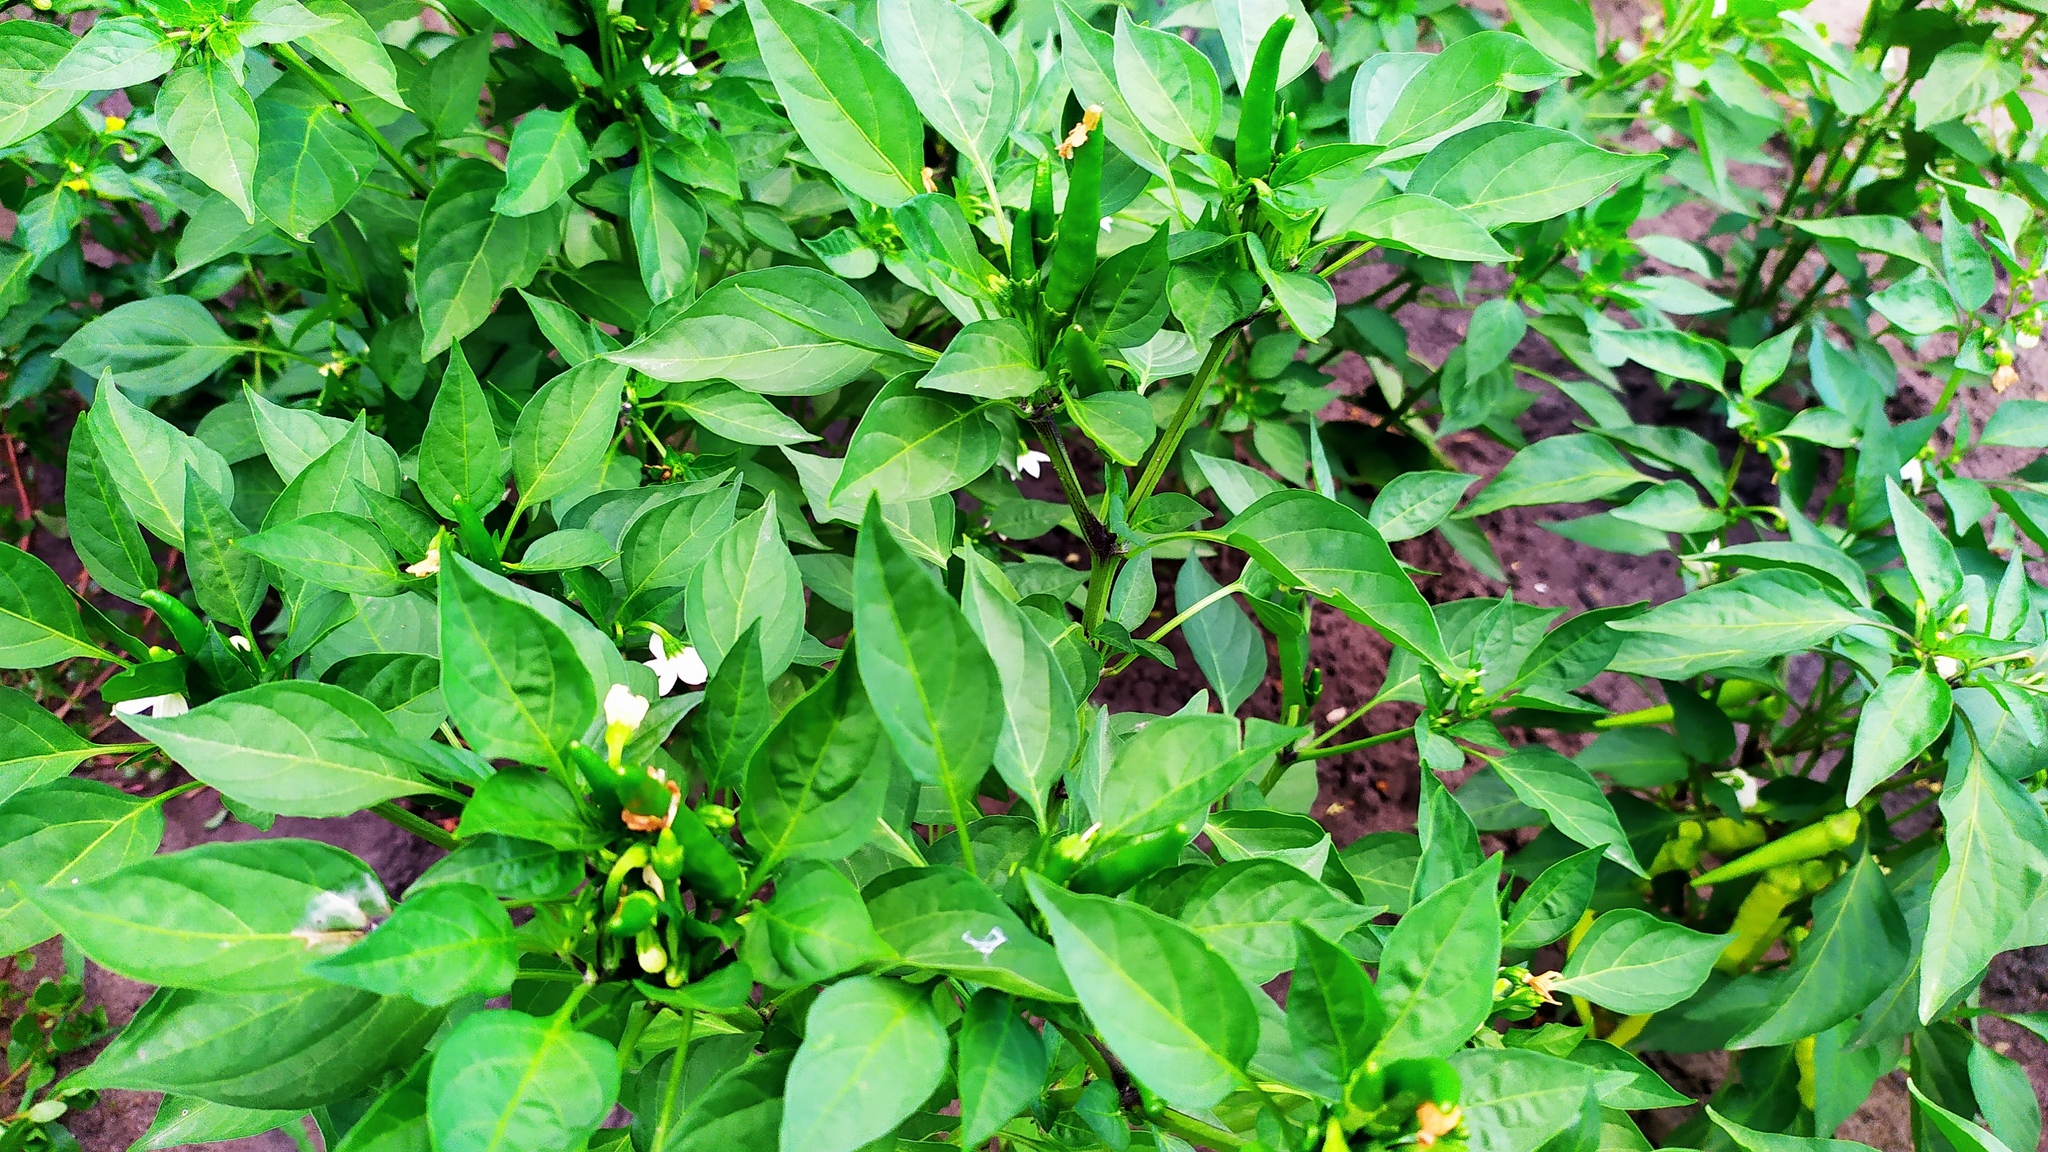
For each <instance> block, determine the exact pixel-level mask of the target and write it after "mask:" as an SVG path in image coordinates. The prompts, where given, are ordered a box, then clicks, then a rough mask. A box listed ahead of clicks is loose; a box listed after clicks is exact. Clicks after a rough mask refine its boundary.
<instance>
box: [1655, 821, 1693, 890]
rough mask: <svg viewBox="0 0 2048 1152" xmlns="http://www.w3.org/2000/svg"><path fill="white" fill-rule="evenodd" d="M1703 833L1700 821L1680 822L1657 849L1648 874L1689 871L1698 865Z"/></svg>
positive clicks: (1657, 874) (1656, 874)
mask: <svg viewBox="0 0 2048 1152" xmlns="http://www.w3.org/2000/svg"><path fill="white" fill-rule="evenodd" d="M1703 834H1704V829H1702V828H1701V826H1700V822H1699V821H1697V820H1686V821H1683V822H1681V823H1680V824H1679V825H1678V827H1677V828H1676V829H1674V830H1673V831H1672V833H1671V839H1669V840H1666V841H1665V842H1664V844H1663V846H1662V847H1660V848H1658V849H1657V859H1656V860H1654V861H1652V862H1651V864H1650V875H1652V876H1659V875H1662V874H1664V873H1666V872H1690V871H1692V870H1693V869H1694V868H1696V867H1698V866H1699V862H1700V837H1701V836H1702V835H1703Z"/></svg>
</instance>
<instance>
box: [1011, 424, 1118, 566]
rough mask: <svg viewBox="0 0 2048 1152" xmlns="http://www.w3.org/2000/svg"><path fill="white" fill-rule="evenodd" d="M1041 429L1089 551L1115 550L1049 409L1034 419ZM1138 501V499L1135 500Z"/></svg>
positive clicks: (1101, 553)
mask: <svg viewBox="0 0 2048 1152" xmlns="http://www.w3.org/2000/svg"><path fill="white" fill-rule="evenodd" d="M1031 423H1032V425H1033V426H1034V427H1036V428H1037V429H1038V439H1039V441H1040V442H1041V443H1043V444H1044V445H1045V446H1046V447H1047V448H1048V449H1050V453H1049V454H1050V455H1051V456H1052V470H1053V472H1054V474H1055V475H1057V476H1058V477H1059V478H1060V490H1061V491H1062V492H1064V493H1066V496H1067V506H1068V507H1069V508H1072V509H1073V510H1074V522H1075V523H1076V524H1079V525H1080V527H1081V539H1082V540H1083V541H1084V542H1086V543H1087V545H1088V551H1090V552H1092V553H1094V554H1095V556H1096V557H1097V558H1098V559H1099V558H1101V557H1103V556H1106V555H1109V554H1110V553H1112V552H1114V551H1115V550H1116V539H1115V537H1113V536H1111V535H1110V532H1109V529H1108V528H1107V527H1104V526H1103V523H1102V518H1101V517H1099V516H1097V515H1096V514H1095V509H1094V508H1093V507H1091V506H1090V505H1089V503H1088V494H1087V493H1086V492H1084V491H1082V489H1081V477H1080V475H1079V474H1078V473H1076V472H1075V471H1074V458H1073V457H1072V456H1069V455H1068V454H1067V442H1066V440H1065V439H1064V438H1062V437H1061V436H1060V426H1059V424H1058V423H1057V422H1056V421H1055V420H1054V418H1053V415H1052V414H1051V413H1050V412H1048V413H1045V414H1044V415H1041V416H1038V417H1036V418H1034V419H1033V420H1032V422H1031ZM1133 503H1136V501H1133Z"/></svg>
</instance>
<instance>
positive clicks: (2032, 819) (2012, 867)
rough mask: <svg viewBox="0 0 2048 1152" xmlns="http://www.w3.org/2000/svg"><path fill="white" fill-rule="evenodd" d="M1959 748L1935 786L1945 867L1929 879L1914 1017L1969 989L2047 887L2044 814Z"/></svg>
mask: <svg viewBox="0 0 2048 1152" xmlns="http://www.w3.org/2000/svg"><path fill="white" fill-rule="evenodd" d="M1961 752H1962V750H1961V749H1958V751H1957V753H1955V754H1952V755H1951V757H1950V760H1949V773H1948V779H1947V780H1945V781H1944V782H1943V786H1942V791H1941V801H1940V804H1941V818H1942V821H1943V823H1944V825H1945V826H1946V843H1947V848H1948V867H1947V868H1946V869H1945V870H1944V871H1943V872H1942V873H1941V877H1940V879H1938V880H1936V881H1935V882H1934V895H1933V897H1932V899H1931V901H1930V903H1929V905H1928V914H1927V935H1926V938H1925V940H1924V941H1923V943H1922V945H1921V952H1920V1019H1921V1021H1922V1022H1923V1023H1926V1022H1931V1021H1933V1020H1934V1019H1935V1018H1936V1017H1937V1016H1939V1015H1940V1014H1941V1013H1942V1012H1943V1011H1944V1010H1945V1009H1946V1008H1947V1006H1948V1004H1949V1001H1950V1000H1951V999H1952V998H1954V996H1955V995H1956V994H1957V993H1958V992H1960V991H1962V990H1963V989H1964V988H1966V987H1969V986H1970V985H1971V984H1972V983H1973V982H1974V981H1975V980H1976V979H1977V977H1978V976H1979V975H1980V974H1981V973H1982V972H1983V971H1984V968H1985V966H1986V965H1988V964H1989V963H1990V962H1991V958H1992V957H1993V956H1995V955H1997V954H1998V953H1999V952H2001V951H2003V950H2004V948H2005V943H2006V937H2007V936H2008V935H2009V934H2011V933H2012V932H2013V931H2014V928H2015V927H2016V926H2019V925H2022V924H2024V923H2025V922H2026V921H2027V919H2028V910H2029V909H2031V908H2033V907H2034V906H2035V905H2036V903H2037V902H2038V901H2039V899H2040V897H2041V894H2042V892H2043V891H2044V889H2048V853H2044V851H2043V849H2042V845H2048V816H2043V815H2042V813H2041V806H2040V805H2039V804H2036V803H2035V802H2034V800H2033V798H2032V797H2030V796H2029V795H2028V794H2027V793H2026V791H2025V790H2024V789H2022V788H2021V787H2020V785H2019V784H2017V783H2016V782H2014V781H2013V780H2011V779H2010V778H2009V777H2007V776H2006V775H2005V774H2004V773H2002V772H1999V771H1998V770H1996V769H1995V768H1993V767H1992V766H1991V764H1990V763H1989V762H1988V761H1986V760H1985V759H1984V758H1983V757H1982V756H1981V755H1978V754H1976V753H1974V752H1973V753H1972V754H1971V755H1970V758H1969V759H1968V760H1967V761H1966V760H1964V759H1963V758H1962V756H1961Z"/></svg>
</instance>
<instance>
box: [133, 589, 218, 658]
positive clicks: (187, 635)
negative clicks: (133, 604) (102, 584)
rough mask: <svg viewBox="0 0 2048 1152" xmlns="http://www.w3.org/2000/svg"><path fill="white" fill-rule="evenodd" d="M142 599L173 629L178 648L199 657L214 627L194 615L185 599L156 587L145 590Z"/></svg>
mask: <svg viewBox="0 0 2048 1152" xmlns="http://www.w3.org/2000/svg"><path fill="white" fill-rule="evenodd" d="M140 599H141V601H142V604H143V607H145V608H149V609H151V610H153V611H154V612H155V613H156V614H157V616H158V617H159V618H161V619H162V620H163V622H164V627H166V628H168V629H170V630H171V636H172V637H173V638H174V639H176V640H177V641H178V648H179V650H180V651H182V652H184V653H185V655H187V656H190V657H193V658H194V659H197V658H198V656H199V654H200V653H201V652H204V651H206V643H207V633H208V632H210V631H212V629H209V628H208V627H207V626H206V625H205V624H204V623H203V622H201V620H200V619H199V617H197V616H194V615H193V614H192V610H191V609H190V608H187V607H185V602H184V601H182V600H180V599H178V598H177V597H176V596H173V595H171V594H170V593H168V592H159V591H157V590H156V589H154V588H152V589H150V590H149V591H147V592H144V593H143V594H142V595H141V597H140Z"/></svg>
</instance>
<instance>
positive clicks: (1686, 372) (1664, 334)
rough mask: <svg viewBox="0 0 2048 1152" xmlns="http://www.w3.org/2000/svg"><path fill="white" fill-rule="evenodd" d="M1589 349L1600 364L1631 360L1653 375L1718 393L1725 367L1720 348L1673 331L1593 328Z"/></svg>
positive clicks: (1702, 339)
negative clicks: (1692, 384)
mask: <svg viewBox="0 0 2048 1152" xmlns="http://www.w3.org/2000/svg"><path fill="white" fill-rule="evenodd" d="M1592 346H1593V352H1594V354H1595V355H1596V356H1599V357H1600V359H1601V361H1602V362H1603V363H1618V362H1620V361H1621V360H1633V361H1635V362H1636V363H1638V364H1641V365H1642V366H1643V367H1645V368H1648V369H1649V370H1651V371H1652V372H1662V373H1663V374H1664V375H1666V376H1670V377H1673V378H1675V379H1679V380H1690V381H1692V382H1693V383H1695V384H1701V385H1704V386H1706V387H1708V388H1712V389H1715V390H1717V391H1718V390H1719V389H1720V387H1721V377H1722V374H1723V371H1724V370H1725V369H1726V368H1727V365H1728V358H1727V356H1726V355H1724V354H1723V352H1722V350H1721V345H1719V344H1717V343H1715V342H1714V341H1712V340H1709V339H1707V338H1705V337H1703V336H1695V335H1693V334H1692V333H1690V332H1680V331H1679V330H1677V329H1676V328H1596V329H1594V330H1593V332H1592Z"/></svg>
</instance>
